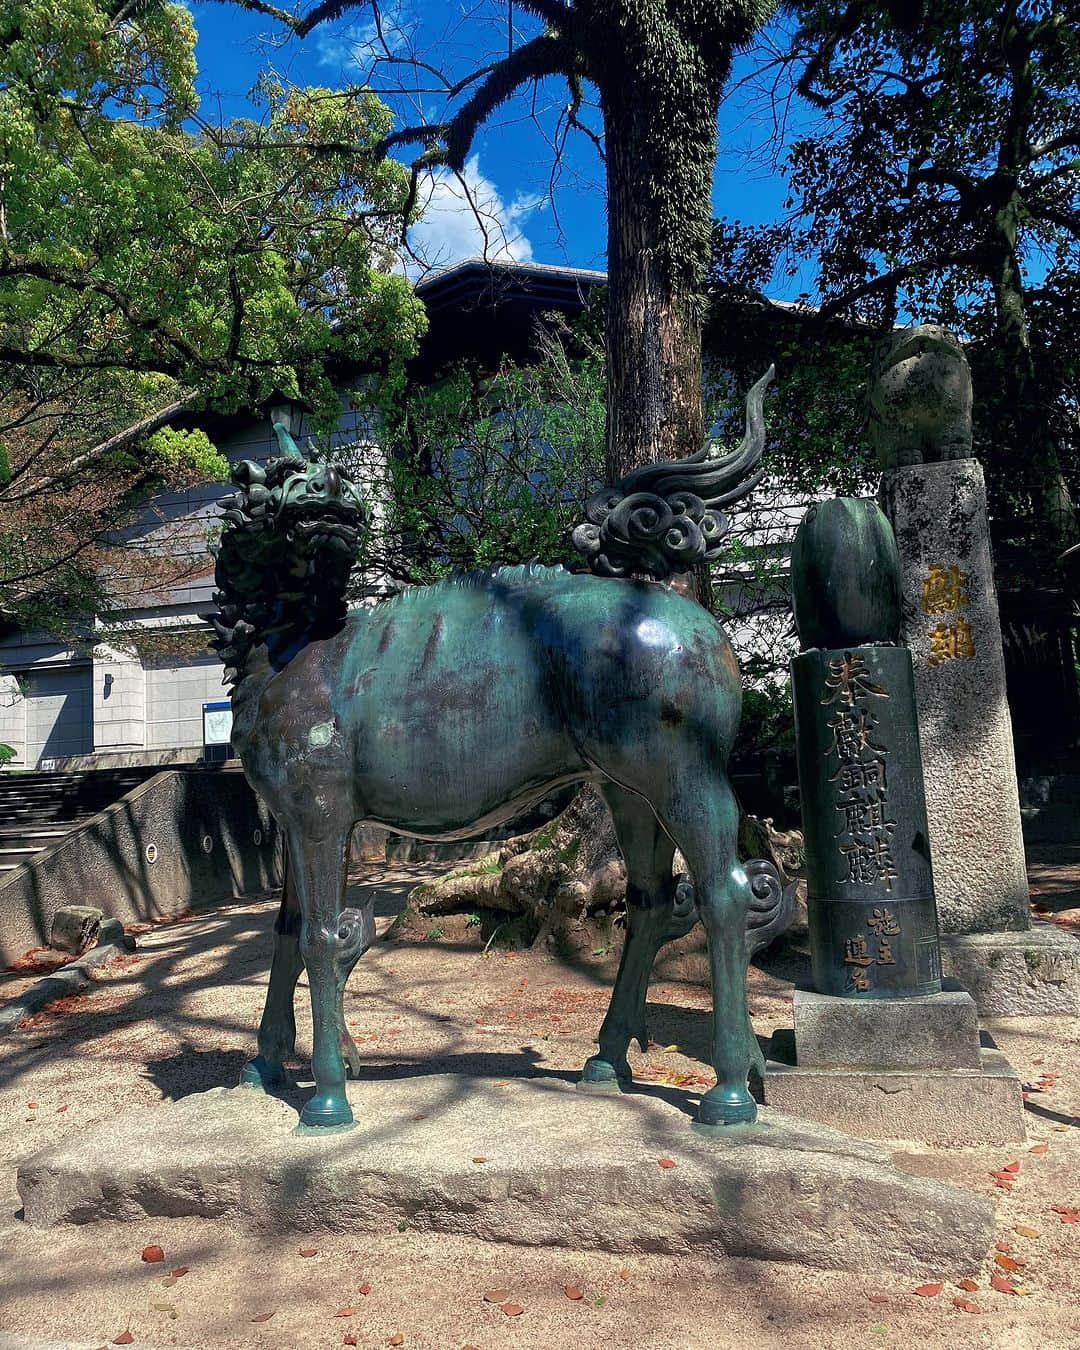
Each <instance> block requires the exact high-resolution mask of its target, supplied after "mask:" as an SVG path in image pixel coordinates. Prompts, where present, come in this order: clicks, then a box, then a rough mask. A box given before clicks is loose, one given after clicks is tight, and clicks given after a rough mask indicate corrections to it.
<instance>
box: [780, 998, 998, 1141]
mask: <svg viewBox="0 0 1080 1350" xmlns="http://www.w3.org/2000/svg"><path fill="white" fill-rule="evenodd" d="M794 1013H795V1029H794V1033H792V1032H791V1031H778V1032H776V1033H775V1034H774V1036H773V1038H772V1044H771V1046H770V1051H769V1059H768V1062H767V1065H766V1074H765V1080H764V1086H765V1101H766V1102H767V1104H768V1105H769V1106H774V1107H776V1109H777V1110H780V1111H785V1112H792V1113H793V1114H798V1115H801V1116H804V1117H809V1118H810V1119H811V1120H816V1121H820V1122H821V1123H822V1124H825V1125H832V1126H834V1127H836V1128H838V1129H842V1130H847V1131H849V1132H850V1133H852V1134H857V1135H861V1136H862V1137H863V1138H865V1139H914V1140H919V1141H920V1142H922V1143H927V1144H938V1145H948V1144H966V1145H980V1144H1008V1143H1015V1142H1018V1141H1020V1140H1022V1139H1023V1138H1024V1105H1023V1098H1022V1096H1021V1089H1020V1079H1019V1077H1018V1076H1017V1074H1016V1072H1015V1070H1014V1069H1013V1068H1012V1067H1011V1066H1010V1064H1009V1062H1008V1061H1007V1060H1006V1059H1005V1057H1004V1055H1002V1054H1001V1053H1000V1051H998V1050H997V1049H996V1048H994V1046H993V1045H992V1044H986V1045H984V1044H983V1043H982V1040H981V1037H980V1033H979V1025H978V1020H977V1015H976V1008H975V1001H974V999H973V998H972V997H971V995H970V994H968V993H967V992H966V991H964V990H962V989H956V988H952V989H947V990H945V991H943V992H942V993H940V994H929V995H925V996H922V997H919V998H908V999H874V1000H870V999H866V1000H862V1001H855V1000H852V999H847V998H834V997H831V996H829V995H826V994H818V993H815V992H813V991H811V990H806V989H799V990H796V992H795V1002H794Z"/></svg>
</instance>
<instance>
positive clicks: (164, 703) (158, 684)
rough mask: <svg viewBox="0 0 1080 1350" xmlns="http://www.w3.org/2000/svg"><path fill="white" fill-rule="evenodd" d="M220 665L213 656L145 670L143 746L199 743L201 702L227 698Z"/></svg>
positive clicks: (201, 715) (201, 730)
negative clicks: (144, 744) (144, 728)
mask: <svg viewBox="0 0 1080 1350" xmlns="http://www.w3.org/2000/svg"><path fill="white" fill-rule="evenodd" d="M221 676H222V665H221V662H220V661H218V660H217V659H216V658H214V657H210V656H207V657H206V658H205V659H203V660H198V661H192V662H190V663H188V664H184V665H174V664H170V665H160V666H158V665H151V666H149V667H148V668H147V670H146V746H147V749H149V750H167V749H172V748H181V747H190V746H201V745H202V743H203V720H202V718H203V704H204V703H215V702H218V701H220V700H221V699H224V698H228V690H227V689H226V688H225V687H224V686H223V685H222V683H221Z"/></svg>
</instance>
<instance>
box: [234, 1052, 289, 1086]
mask: <svg viewBox="0 0 1080 1350" xmlns="http://www.w3.org/2000/svg"><path fill="white" fill-rule="evenodd" d="M284 1081H285V1070H284V1069H283V1068H282V1067H281V1065H280V1064H274V1063H272V1062H271V1061H270V1060H268V1059H264V1058H263V1056H262V1055H256V1056H255V1058H254V1059H249V1060H248V1062H247V1063H246V1064H245V1065H244V1067H243V1068H242V1069H241V1070H240V1086H241V1087H253V1088H262V1089H264V1090H265V1089H266V1088H273V1087H280V1086H281V1085H282V1083H284Z"/></svg>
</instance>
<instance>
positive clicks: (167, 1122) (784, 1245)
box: [18, 1074, 994, 1344]
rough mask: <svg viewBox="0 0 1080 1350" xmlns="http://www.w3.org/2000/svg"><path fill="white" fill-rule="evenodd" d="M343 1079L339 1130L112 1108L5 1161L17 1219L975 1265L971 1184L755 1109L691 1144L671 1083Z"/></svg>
mask: <svg viewBox="0 0 1080 1350" xmlns="http://www.w3.org/2000/svg"><path fill="white" fill-rule="evenodd" d="M348 1092H349V1097H350V1100H351V1101H352V1104H353V1108H354V1111H355V1113H356V1118H357V1122H358V1123H357V1125H356V1127H355V1128H354V1129H351V1130H347V1131H344V1132H337V1131H327V1132H325V1133H323V1132H317V1133H316V1132H312V1131H308V1132H307V1133H304V1134H300V1133H298V1132H297V1128H296V1121H297V1114H296V1105H295V1102H293V1103H292V1104H290V1103H288V1102H285V1101H281V1100H278V1099H277V1098H274V1097H269V1096H265V1095H264V1094H263V1093H260V1092H255V1091H252V1090H251V1089H245V1088H234V1089H232V1090H231V1091H226V1090H224V1089H221V1088H218V1089H215V1090H213V1091H211V1092H203V1093H197V1094H194V1095H193V1096H190V1097H185V1098H183V1100H181V1101H176V1102H163V1103H162V1104H161V1105H160V1106H155V1107H152V1108H150V1109H149V1110H147V1109H146V1108H144V1107H137V1108H134V1109H132V1110H129V1111H126V1112H125V1111H121V1112H119V1113H118V1114H117V1115H116V1116H115V1117H113V1118H110V1119H108V1120H105V1121H101V1122H99V1123H98V1124H96V1125H93V1126H91V1127H90V1128H89V1129H87V1130H83V1131H79V1132H78V1134H77V1135H72V1136H70V1137H69V1138H67V1139H64V1140H62V1141H61V1142H59V1143H57V1144H53V1145H51V1146H49V1147H47V1148H46V1149H45V1150H44V1152H41V1153H38V1154H37V1155H35V1156H34V1157H32V1158H29V1159H27V1160H26V1161H25V1162H24V1163H23V1164H22V1166H21V1167H20V1168H19V1178H18V1186H19V1194H20V1196H21V1198H22V1202H23V1205H24V1207H25V1219H26V1222H27V1224H29V1225H31V1226H33V1227H49V1226H52V1225H53V1224H59V1223H80V1224H82V1223H90V1222H93V1221H95V1220H99V1219H104V1220H113V1221H115V1220H128V1221H131V1222H133V1223H134V1224H136V1225H137V1227H136V1230H135V1231H136V1233H138V1232H141V1231H143V1230H144V1229H146V1225H147V1220H148V1218H149V1219H152V1220H153V1224H152V1227H153V1235H154V1237H155V1239H156V1240H161V1238H162V1237H164V1232H163V1230H162V1228H161V1227H160V1225H161V1224H163V1223H165V1222H167V1216H173V1217H183V1216H187V1215H191V1216H199V1217H207V1218H216V1219H225V1220H227V1221H230V1222H232V1223H235V1224H237V1225H239V1226H241V1227H242V1228H243V1229H244V1230H245V1231H247V1232H250V1233H255V1234H261V1233H270V1234H276V1233H288V1232H314V1233H325V1232H327V1231H328V1230H329V1231H338V1232H348V1233H351V1234H361V1233H365V1232H375V1231H377V1232H381V1233H385V1232H387V1231H392V1230H393V1228H394V1227H395V1225H396V1224H398V1223H402V1224H404V1223H406V1222H407V1223H408V1225H409V1227H410V1228H413V1229H417V1230H420V1231H429V1232H442V1233H457V1234H461V1235H463V1236H467V1237H470V1238H473V1239H483V1240H486V1241H488V1242H500V1243H507V1244H509V1245H512V1246H515V1247H520V1246H523V1245H537V1246H562V1247H572V1248H574V1249H576V1250H579V1251H610V1252H634V1251H643V1252H671V1253H678V1254H685V1253H692V1254H694V1255H695V1256H699V1257H700V1256H708V1257H714V1258H723V1257H724V1256H738V1257H750V1258H757V1259H762V1260H768V1261H792V1262H798V1263H801V1264H804V1265H806V1264H812V1265H821V1266H830V1267H835V1268H838V1269H842V1270H853V1271H864V1270H876V1269H884V1270H887V1271H889V1273H890V1274H891V1275H894V1276H895V1274H896V1273H897V1271H909V1272H911V1273H913V1274H915V1273H918V1274H922V1273H924V1272H925V1273H926V1274H929V1275H932V1276H936V1274H937V1273H938V1272H939V1271H942V1270H971V1269H975V1268H977V1266H978V1264H979V1262H981V1261H982V1260H983V1258H984V1256H985V1254H986V1250H987V1248H988V1247H989V1245H990V1243H991V1242H992V1241H993V1234H994V1213H993V1206H992V1205H991V1204H990V1203H989V1202H988V1201H987V1199H986V1198H985V1197H983V1196H978V1195H974V1194H972V1193H971V1192H970V1191H966V1190H960V1189H959V1188H957V1187H953V1186H948V1185H945V1184H943V1183H942V1182H938V1181H934V1180H931V1179H930V1178H927V1177H919V1176H912V1175H911V1174H909V1173H905V1172H902V1171H900V1170H899V1169H897V1168H896V1167H894V1166H893V1165H892V1164H891V1163H890V1161H889V1158H888V1155H887V1153H886V1152H885V1151H883V1150H881V1149H879V1148H877V1147H875V1146H874V1145H872V1144H868V1143H865V1142H864V1141H862V1140H858V1139H851V1138H848V1137H845V1136H843V1135H841V1134H839V1133H837V1132H836V1131H835V1130H829V1129H826V1128H823V1127H822V1126H820V1125H812V1124H808V1123H807V1122H805V1121H795V1120H786V1119H784V1118H783V1117H780V1116H777V1115H776V1114H775V1113H774V1112H764V1113H763V1115H762V1118H761V1119H760V1120H759V1121H758V1123H757V1124H755V1125H731V1126H728V1127H727V1128H725V1129H722V1130H717V1131H714V1132H713V1133H710V1134H709V1135H708V1136H703V1135H701V1134H698V1133H695V1132H694V1131H693V1130H691V1129H690V1126H689V1116H690V1114H691V1110H692V1106H691V1103H690V1102H689V1101H688V1100H687V1099H686V1097H685V1096H684V1095H682V1094H665V1097H660V1096H656V1095H652V1094H651V1093H647V1092H633V1093H626V1094H621V1095H618V1096H616V1097H604V1098H596V1097H587V1096H583V1095H582V1094H581V1093H578V1092H575V1091H574V1089H573V1087H572V1086H571V1085H570V1084H569V1083H565V1082H562V1081H560V1080H559V1079H558V1078H555V1077H552V1078H541V1077H537V1078H534V1079H524V1078H520V1079H513V1080H510V1081H507V1080H501V1081H499V1080H492V1079H482V1078H471V1079H470V1078H461V1077H457V1076H450V1075H444V1074H433V1075H421V1076H418V1077H412V1078H404V1079H399V1080H394V1079H384V1080H379V1081H376V1080H371V1081H368V1082H359V1083H353V1082H350V1083H349V1085H348ZM667 1096H671V1100H666V1097H667ZM659 1159H663V1160H664V1161H665V1166H663V1167H661V1166H658V1165H657V1162H658V1160H659ZM668 1159H670V1160H671V1162H672V1163H673V1164H674V1166H668V1165H667V1160H668ZM142 1240H143V1239H141V1238H136V1239H133V1242H134V1245H135V1249H136V1250H137V1249H138V1246H139V1245H140V1243H141V1242H142ZM165 1245H166V1246H168V1240H167V1238H165ZM365 1343H366V1344H371V1343H372V1341H371V1339H370V1337H369V1338H368V1339H367V1341H366V1342H365Z"/></svg>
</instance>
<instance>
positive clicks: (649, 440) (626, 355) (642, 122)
mask: <svg viewBox="0 0 1080 1350" xmlns="http://www.w3.org/2000/svg"><path fill="white" fill-rule="evenodd" d="M609 103H610V100H608V99H605V108H604V113H605V123H606V125H607V126H608V128H609V131H608V139H607V184H608V312H607V353H608V364H607V409H608V413H607V445H606V450H607V473H608V478H609V481H611V482H615V481H617V480H618V479H619V478H621V477H623V476H624V475H625V474H627V473H628V472H629V471H630V470H631V469H634V468H637V467H638V466H639V465H641V464H648V463H650V462H652V461H655V460H663V459H677V458H679V457H680V456H682V455H687V454H690V453H692V452H693V451H694V450H697V449H699V448H700V446H701V442H702V438H703V435H704V424H703V410H702V391H701V330H702V322H703V318H704V298H703V296H702V293H701V287H702V284H703V278H704V260H703V262H702V269H701V275H700V276H699V277H697V278H694V277H692V276H690V275H688V270H687V269H686V268H684V267H682V268H679V269H678V271H677V272H676V269H675V268H674V267H673V266H672V261H671V259H670V257H669V256H668V255H667V251H666V250H665V249H664V248H663V247H662V246H661V241H660V238H659V232H660V219H659V215H660V213H659V212H658V211H657V210H642V209H641V208H642V204H643V203H646V202H648V201H649V200H650V199H654V200H655V198H656V197H657V196H658V193H659V190H660V185H658V184H656V183H655V182H653V181H652V174H651V167H650V164H649V162H648V158H647V150H648V144H649V134H648V131H649V129H648V126H647V118H648V113H647V111H646V109H645V108H644V107H643V106H642V105H641V103H639V102H637V101H635V100H633V99H630V100H627V101H626V106H624V107H618V108H612V107H610V106H609ZM713 116H714V117H715V114H713ZM688 205H689V204H688ZM690 209H691V214H692V215H694V216H696V215H698V214H699V213H698V212H697V211H693V208H692V206H691V207H690ZM698 224H699V222H698V221H696V220H694V221H692V222H690V223H689V227H690V228H697V227H698ZM673 273H674V274H673ZM695 283H696V284H695Z"/></svg>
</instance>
